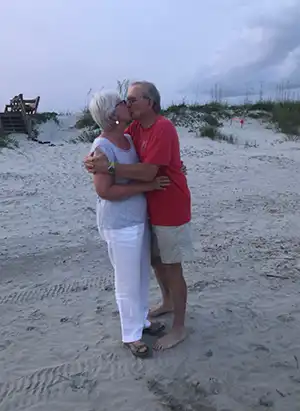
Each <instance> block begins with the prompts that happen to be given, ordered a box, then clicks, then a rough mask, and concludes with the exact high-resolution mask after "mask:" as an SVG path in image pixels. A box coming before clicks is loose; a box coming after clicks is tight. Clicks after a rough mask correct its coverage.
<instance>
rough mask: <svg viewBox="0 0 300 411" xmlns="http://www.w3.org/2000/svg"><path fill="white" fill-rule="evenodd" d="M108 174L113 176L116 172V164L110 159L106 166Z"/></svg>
mask: <svg viewBox="0 0 300 411" xmlns="http://www.w3.org/2000/svg"><path fill="white" fill-rule="evenodd" d="M107 171H108V174H110V175H111V176H114V175H115V173H116V165H115V162H114V161H110V162H109V164H108V168H107Z"/></svg>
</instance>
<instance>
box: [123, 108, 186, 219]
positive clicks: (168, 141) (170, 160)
mask: <svg viewBox="0 0 300 411" xmlns="http://www.w3.org/2000/svg"><path fill="white" fill-rule="evenodd" d="M126 133H128V134H129V135H131V137H132V139H133V141H134V145H135V148H136V151H137V153H138V155H139V158H140V160H141V162H142V163H148V164H155V165H157V166H159V173H158V175H166V176H168V177H169V178H170V180H171V184H170V186H168V187H167V188H166V190H163V191H159V190H155V191H150V192H148V193H146V196H147V203H148V213H149V217H150V221H151V224H153V225H160V226H180V225H182V224H185V223H188V222H189V221H190V220H191V195H190V190H189V188H188V185H187V180H186V177H185V175H184V174H183V172H182V171H181V160H180V146H179V138H178V134H177V131H176V129H175V127H174V125H173V124H172V122H171V121H169V120H168V119H166V118H165V117H163V116H159V117H158V119H157V120H156V122H155V123H154V124H153V125H152V126H151V127H149V128H143V127H142V126H141V124H140V123H139V122H138V121H134V122H133V123H131V124H130V126H129V127H128V128H127V130H126Z"/></svg>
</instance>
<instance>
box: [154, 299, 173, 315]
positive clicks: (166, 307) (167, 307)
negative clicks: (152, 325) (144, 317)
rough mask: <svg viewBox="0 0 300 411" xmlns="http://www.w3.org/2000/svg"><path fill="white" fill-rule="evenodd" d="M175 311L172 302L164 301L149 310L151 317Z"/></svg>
mask: <svg viewBox="0 0 300 411" xmlns="http://www.w3.org/2000/svg"><path fill="white" fill-rule="evenodd" d="M172 312H173V307H172V304H171V303H162V304H158V305H156V306H155V307H153V308H151V309H150V311H149V317H151V318H156V317H160V316H161V315H165V314H168V313H172Z"/></svg>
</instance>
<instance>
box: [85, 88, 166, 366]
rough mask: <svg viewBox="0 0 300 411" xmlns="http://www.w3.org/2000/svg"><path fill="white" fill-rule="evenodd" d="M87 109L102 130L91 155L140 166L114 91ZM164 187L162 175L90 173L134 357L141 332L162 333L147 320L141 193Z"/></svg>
mask: <svg viewBox="0 0 300 411" xmlns="http://www.w3.org/2000/svg"><path fill="white" fill-rule="evenodd" d="M89 110H90V113H91V115H92V117H93V119H94V121H95V122H96V123H97V124H98V125H99V127H100V128H101V129H102V130H103V131H102V133H101V135H100V136H99V137H97V138H96V139H95V141H94V143H93V145H92V149H91V153H92V155H94V154H95V153H97V150H100V151H101V152H102V153H104V154H105V155H106V156H107V158H108V161H109V162H111V163H113V162H120V163H124V164H134V163H137V162H139V159H138V156H137V153H136V151H135V148H134V145H133V142H132V139H131V137H130V136H129V135H124V130H125V128H126V126H127V124H128V122H129V121H130V120H131V118H130V114H129V111H128V108H127V105H126V102H125V101H124V100H121V98H120V97H119V95H118V94H117V93H115V92H101V93H97V94H96V95H94V96H93V98H92V100H91V102H90V105H89ZM168 184H169V180H168V178H167V177H160V178H157V179H156V180H154V181H153V182H151V183H139V182H131V181H128V180H124V179H123V180H120V179H119V180H117V179H115V178H114V176H113V175H110V174H94V186H95V189H96V192H97V194H98V202H97V224H98V230H99V233H100V235H101V237H102V238H103V239H104V240H105V241H106V243H107V246H108V254H109V258H110V261H111V264H112V266H113V268H114V273H115V288H116V300H117V304H118V308H119V313H120V319H121V331H122V340H123V343H124V345H125V346H126V347H128V348H129V349H130V350H131V352H132V354H133V355H135V356H137V357H142V358H143V357H147V356H148V355H149V347H148V346H147V345H146V344H145V343H144V342H142V341H141V338H142V333H143V331H144V332H148V333H150V334H152V335H155V334H158V333H159V332H161V331H162V330H163V329H164V326H163V325H162V324H159V323H150V322H149V321H148V289H149V277H150V272H151V265H150V244H149V229H148V223H147V203H146V199H145V196H144V194H143V193H144V192H146V191H152V190H163V189H164V187H166V186H167V185H168Z"/></svg>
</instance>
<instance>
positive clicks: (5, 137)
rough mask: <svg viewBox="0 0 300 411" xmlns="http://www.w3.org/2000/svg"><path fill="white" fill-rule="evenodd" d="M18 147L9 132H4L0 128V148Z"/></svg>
mask: <svg viewBox="0 0 300 411" xmlns="http://www.w3.org/2000/svg"><path fill="white" fill-rule="evenodd" d="M15 147H18V142H17V141H16V140H15V139H14V138H12V137H11V136H10V135H9V134H4V133H3V132H1V130H0V149H1V148H15Z"/></svg>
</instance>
